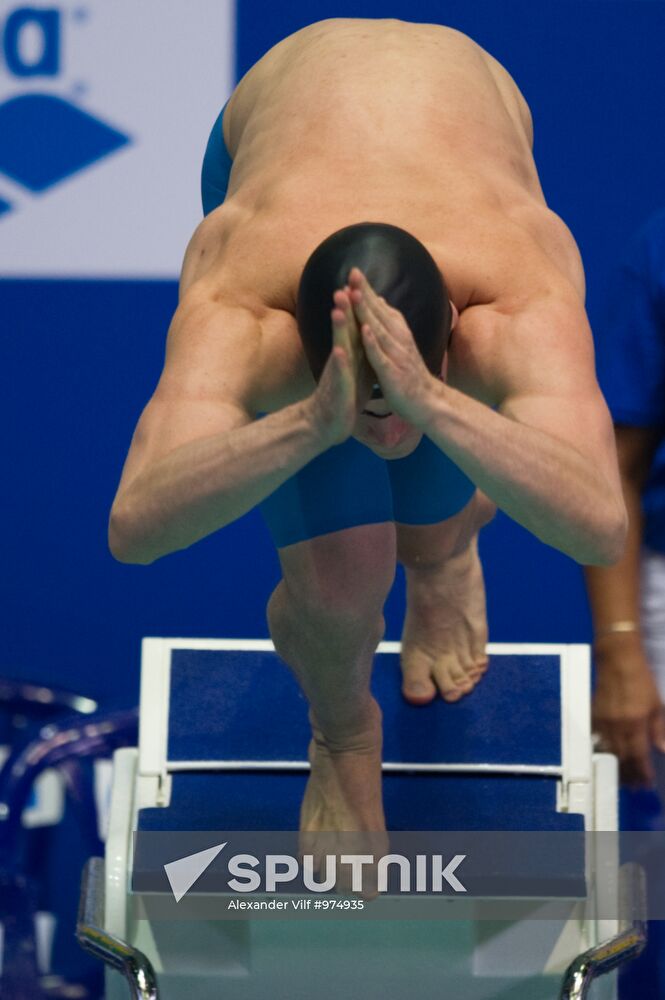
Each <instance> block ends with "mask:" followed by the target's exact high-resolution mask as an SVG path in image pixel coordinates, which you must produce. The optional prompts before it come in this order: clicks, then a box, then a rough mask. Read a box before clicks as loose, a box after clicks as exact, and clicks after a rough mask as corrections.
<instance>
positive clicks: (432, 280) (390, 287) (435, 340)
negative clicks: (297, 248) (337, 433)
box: [296, 222, 452, 382]
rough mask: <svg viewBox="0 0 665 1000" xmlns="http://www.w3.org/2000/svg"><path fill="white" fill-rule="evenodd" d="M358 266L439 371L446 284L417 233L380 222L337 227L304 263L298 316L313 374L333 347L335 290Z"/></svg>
mask: <svg viewBox="0 0 665 1000" xmlns="http://www.w3.org/2000/svg"><path fill="white" fill-rule="evenodd" d="M353 267H359V268H360V270H361V271H362V272H363V274H364V275H365V277H366V278H367V279H368V281H369V282H370V284H371V285H372V288H374V290H375V291H376V293H377V295H380V296H382V298H384V299H385V300H386V302H387V303H388V305H390V306H392V307H393V308H394V309H399V311H400V312H401V313H402V315H403V316H404V319H405V320H406V322H407V323H408V325H409V328H410V329H411V332H412V333H413V336H414V339H415V342H416V344H417V345H418V349H419V351H420V353H421V354H422V356H423V359H424V361H425V364H426V365H427V367H428V369H429V370H430V371H431V372H432V373H433V374H435V375H438V374H439V373H440V371H441V365H442V363H443V355H444V353H445V350H446V348H447V346H448V340H449V339H450V327H451V320H452V315H451V313H452V310H451V308H450V302H449V298H448V290H447V289H446V285H445V282H444V280H443V278H442V276H441V272H440V271H439V268H438V267H437V265H436V263H435V261H434V259H433V257H432V256H431V254H430V253H429V251H428V250H427V248H426V247H425V246H423V244H422V243H421V242H420V240H417V239H416V238H415V236H412V235H411V234H410V233H407V232H406V230H404V229H400V228H399V227H398V226H391V225H388V224H387V223H383V222H360V223H358V224H357V225H353V226H346V227H345V228H344V229H339V230H338V231H337V232H336V233H333V234H332V236H328V238H327V239H325V240H324V241H323V243H320V244H319V245H318V247H317V248H316V250H315V251H314V252H313V253H312V255H311V256H310V258H309V259H308V261H307V263H306V264H305V267H304V268H303V272H302V277H301V278H300V285H299V287H298V300H297V304H296V320H297V323H298V330H299V332H300V336H301V338H302V342H303V348H304V350H305V354H306V356H307V360H308V361H309V364H310V368H311V369H312V373H313V375H314V378H315V379H316V380H317V382H318V380H319V378H320V377H321V373H322V371H323V368H324V366H325V363H326V361H327V360H328V356H329V354H330V352H331V350H332V321H331V319H330V312H331V310H332V309H333V308H334V302H333V292H335V291H337V289H338V288H344V286H345V285H346V284H347V283H348V280H349V272H350V271H351V268H353Z"/></svg>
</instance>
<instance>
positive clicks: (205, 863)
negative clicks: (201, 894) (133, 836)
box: [164, 840, 228, 903]
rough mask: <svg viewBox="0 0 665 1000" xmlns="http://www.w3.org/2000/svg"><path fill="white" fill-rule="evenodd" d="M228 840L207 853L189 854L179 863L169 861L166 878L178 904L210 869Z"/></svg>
mask: <svg viewBox="0 0 665 1000" xmlns="http://www.w3.org/2000/svg"><path fill="white" fill-rule="evenodd" d="M227 844H228V840H225V841H224V843H223V844H218V845H217V846H216V847H209V848H208V849H207V850H206V851H198V852H197V853H196V854H188V855H187V857H185V858H178V860H177V861H169V863H168V864H167V865H164V871H165V872H166V877H167V879H168V880H169V885H170V886H171V892H172V893H173V896H174V898H175V901H176V903H179V902H180V900H181V899H182V897H183V896H185V895H186V894H187V893H188V892H189V890H190V889H191V888H192V886H193V885H194V883H195V882H196V880H197V879H198V878H200V877H201V875H203V873H204V871H205V870H206V869H207V868H209V867H210V865H211V864H212V863H213V861H214V860H215V858H216V857H217V855H218V854H219V852H220V851H222V850H223V849H224V848H225V847H226V845H227Z"/></svg>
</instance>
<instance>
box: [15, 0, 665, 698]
mask: <svg viewBox="0 0 665 1000" xmlns="http://www.w3.org/2000/svg"><path fill="white" fill-rule="evenodd" d="M330 16H356V17H388V16H390V17H401V18H402V19H405V20H411V21H431V22H440V23H445V24H449V25H451V26H453V27H456V28H459V29H461V30H462V31H465V32H467V33H469V34H470V35H471V36H472V37H474V38H475V39H476V40H477V41H478V42H480V44H482V45H483V46H484V47H486V48H487V49H488V50H489V51H490V52H491V53H492V54H493V55H494V56H495V57H497V58H498V59H499V60H501V61H502V62H503V63H504V64H505V65H506V67H507V68H508V70H509V71H510V72H511V73H512V75H513V76H514V77H515V79H516V81H517V82H518V84H519V86H520V87H521V89H522V91H523V92H524V94H525V96H526V98H527V100H528V101H529V103H530V105H531V108H532V111H533V116H534V121H535V132H536V160H537V163H538V166H539V169H540V173H541V179H542V183H543V187H544V190H545V193H546V196H547V198H548V200H549V203H550V205H551V206H552V208H553V209H554V210H555V211H557V212H558V213H559V214H560V215H561V216H562V217H563V218H564V219H565V221H566V222H567V223H568V225H569V226H570V227H571V229H572V230H573V233H574V234H575V236H576V238H577V240H578V242H579V244H580V248H581V251H582V254H583V257H584V260H585V264H586V269H587V278H588V285H589V311H590V315H591V318H592V322H593V325H594V327H595V331H596V336H602V326H603V322H602V318H603V311H604V310H605V309H606V308H611V288H610V274H611V268H612V266H613V264H614V263H615V261H616V259H617V256H618V254H619V253H620V250H621V246H622V244H623V242H624V240H625V239H626V238H627V237H628V236H629V235H630V234H631V233H632V232H633V231H634V230H635V228H636V227H637V226H638V224H640V223H641V222H642V221H643V220H644V219H645V218H646V217H647V216H648V215H649V214H650V212H651V211H652V210H654V209H656V208H657V207H660V206H661V204H662V202H663V194H662V179H663V177H665V138H664V136H663V111H662V108H663V94H664V93H665V64H664V61H663V57H662V51H663V50H662V40H663V37H665V34H664V31H665V9H664V7H663V5H662V4H661V3H654V2H639V0H634V2H627V0H626V2H622V0H617V2H605V0H597V2H595V0H578V2H566V0H540V2H539V3H537V4H535V3H532V2H526V0H510V2H509V0H494V2H491V3H490V2H479V0H475V2H474V3H472V4H469V3H468V2H463V0H459V2H457V0H455V2H452V0H451V2H443V3H433V2H430V3H426V2H416V0H412V2H409V3H408V4H407V3H405V2H402V3H399V2H393V3H370V2H365V3H358V2H356V3H354V4H345V3H322V2H313V0H310V2H308V3H307V4H305V3H304V2H302V3H299V4H298V3H292V4H289V5H274V6H268V7H266V6H265V5H263V4H261V3H260V2H259V0H243V2H242V3H241V4H240V5H239V12H238V27H237V32H238V37H237V53H238V55H237V78H240V76H241V75H242V74H243V73H244V72H245V71H246V70H247V69H248V68H249V67H250V65H251V64H252V63H253V62H255V61H256V60H257V59H258V58H259V57H260V56H261V55H262V54H263V53H264V52H265V51H266V50H267V49H268V48H269V47H270V46H271V45H273V44H274V43H276V42H277V41H278V40H279V39H281V38H283V37H284V36H285V35H287V34H289V33H290V32H291V31H293V30H296V29H297V28H299V27H301V26H303V25H304V24H307V23H310V22H312V21H316V20H319V19H321V18H324V17H330ZM224 96H225V95H223V94H220V104H221V102H222V100H223V98H224ZM206 138H207V137H206V136H203V135H202V136H201V149H202V150H203V147H204V144H205V141H206ZM167 196H168V194H167V192H165V197H167ZM183 250H184V247H183ZM7 253H11V248H10V247H7V246H3V245H2V222H1V221H0V256H1V255H3V254H7ZM0 271H1V260H0ZM175 303H176V287H175V283H171V282H115V281H105V282H92V281H85V282H83V281H82V282H74V281H66V282H55V281H54V282H32V281H14V280H11V281H9V280H6V281H3V282H0V315H1V316H2V358H1V361H0V371H1V373H2V380H3V386H4V387H3V392H2V400H3V404H4V406H3V420H2V428H3V456H4V473H5V476H4V480H5V481H4V486H3V528H4V530H3V532H2V535H3V537H2V549H3V556H2V562H3V566H4V573H3V574H2V588H3V592H2V604H1V608H2V610H1V614H2V619H3V643H2V648H1V650H0V672H2V673H6V674H8V675H10V676H19V677H30V678H35V679H42V680H49V681H51V682H57V683H59V684H61V685H63V686H69V687H72V688H75V689H79V690H81V691H83V692H85V693H88V694H91V695H93V696H97V697H99V698H101V699H102V700H103V701H104V702H105V703H110V702H121V703H127V702H131V701H135V700H136V698H137V692H138V660H139V641H140V638H141V636H142V635H146V634H153V635H155V634H156V635H159V634H162V635H175V634H183V635H192V636H194V635H199V636H213V635H215V636H265V635H266V634H267V631H266V625H265V618H264V608H265V603H266V600H267V597H268V595H269V593H270V591H271V589H272V587H273V586H274V584H275V582H276V581H277V579H278V565H277V560H276V556H275V554H274V552H273V551H272V549H271V545H270V541H269V537H268V534H267V530H266V529H265V527H264V525H263V523H262V521H261V519H260V517H259V516H258V515H257V514H256V513H252V514H250V515H248V516H247V517H245V518H244V519H243V520H242V521H240V522H239V523H237V524H235V525H233V526H231V527H229V528H226V529H225V530H224V531H222V532H220V533H218V534H217V535H216V536H214V537H212V538H210V539H207V540H205V541H204V542H202V543H199V544H198V545H197V546H195V547H193V548H192V549H191V550H189V551H187V552H184V553H180V554H176V555H173V556H170V557H168V558H166V559H164V560H162V561H160V562H159V563H156V564H155V565H153V566H150V567H128V566H121V565H118V564H116V563H114V561H113V560H112V558H111V556H110V555H109V554H108V552H107V549H106V537H105V535H106V519H107V515H108V510H109V507H110V504H111V501H112V498H113V494H114V491H115V487H116V484H117V481H118V477H119V474H120V469H121V465H122V462H123V460H124V456H125V454H126V450H127V447H128V444H129V440H130V436H131V432H132V430H133V427H134V425H135V423H136V420H137V418H138V415H139V413H140V411H141V408H142V406H143V405H144V404H145V402H146V401H147V399H148V397H149V395H150V393H151V391H152V389H153V388H154V385H155V383H156V381H157V378H158V375H159V372H160V369H161V364H162V357H163V347H164V338H165V333H166V329H167V326H168V323H169V319H170V316H171V314H172V312H173V309H174V307H175ZM562 488H565V484H562ZM482 549H483V555H484V559H485V566H486V575H487V583H488V595H489V611H490V626H491V637H492V638H493V639H495V640H518V641H525V640H542V641H550V640H565V641H581V640H585V639H587V638H588V633H589V625H588V615H587V610H586V603H585V599H584V592H583V586H582V581H581V574H580V572H579V570H578V568H577V567H576V566H575V565H574V564H573V563H571V562H570V561H569V560H567V559H566V558H564V557H563V556H560V555H558V554H557V553H555V552H553V551H552V550H550V549H547V548H545V547H544V546H542V545H541V544H540V543H538V542H536V541H535V540H533V539H531V538H530V537H528V536H527V535H526V533H525V532H523V531H522V530H521V529H519V528H518V527H517V526H515V525H514V524H512V523H510V522H508V520H507V519H506V518H503V517H500V518H498V519H497V520H496V522H495V523H494V524H493V525H492V526H491V527H490V528H488V529H486V531H485V533H484V537H483V543H482ZM402 612H403V586H402V581H401V578H398V581H397V584H396V586H395V590H394V593H393V595H392V596H391V598H390V600H389V604H388V609H387V614H388V637H389V638H398V637H399V633H400V628H401V618H402Z"/></svg>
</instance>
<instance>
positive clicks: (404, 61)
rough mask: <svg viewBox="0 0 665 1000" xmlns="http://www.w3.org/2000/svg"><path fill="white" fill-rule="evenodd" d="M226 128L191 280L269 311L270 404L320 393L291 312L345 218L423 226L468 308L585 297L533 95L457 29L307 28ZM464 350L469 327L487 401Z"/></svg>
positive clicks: (265, 65)
mask: <svg viewBox="0 0 665 1000" xmlns="http://www.w3.org/2000/svg"><path fill="white" fill-rule="evenodd" d="M224 135H225V140H226V144H227V146H228V149H229V151H230V153H231V156H232V157H233V170H232V173H231V178H230V184H229V190H228V194H227V197H226V200H225V202H224V203H223V204H222V205H221V206H220V207H219V208H218V209H217V210H216V211H214V212H213V213H212V214H211V215H210V216H208V217H207V219H205V220H204V222H203V223H202V224H201V225H200V226H199V228H198V229H197V231H196V233H195V234H194V237H193V239H192V241H191V243H190V246H189V249H188V253H187V255H186V259H185V264H184V267H183V273H182V279H181V292H182V293H183V294H184V293H185V292H186V291H187V290H188V289H189V288H190V287H191V285H192V284H193V283H194V282H198V283H199V284H198V290H199V291H200V292H201V293H202V294H204V295H207V294H209V295H210V296H212V297H213V298H215V299H217V300H218V301H223V302H229V303H234V304H236V305H240V306H244V307H247V308H249V309H250V310H251V311H252V312H253V313H255V314H257V315H259V317H260V319H261V323H262V334H263V341H264V347H265V353H266V355H267V356H269V357H270V358H271V359H274V360H275V363H277V362H278V366H279V370H280V373H281V376H280V377H279V378H278V377H277V373H275V379H274V380H273V381H274V382H275V383H277V382H279V384H280V385H279V388H278V387H277V385H276V384H275V386H273V388H272V389H271V391H268V392H267V393H266V396H265V399H264V400H263V401H262V405H263V406H264V407H265V408H266V409H270V410H272V409H274V408H279V407H281V406H284V405H287V404H288V403H289V402H293V401H295V400H296V399H298V398H303V397H305V396H306V395H308V394H309V393H310V392H311V391H312V389H313V385H314V383H313V381H312V378H311V375H310V373H309V371H308V369H307V366H306V364H305V363H304V359H303V357H302V351H301V349H300V345H299V339H298V335H297V331H296V328H295V323H294V321H293V315H294V312H295V300H296V294H297V289H298V282H299V279H300V275H301V272H302V268H303V265H304V263H305V261H306V260H307V258H308V256H309V254H310V253H311V252H312V250H313V249H314V248H315V247H316V246H317V245H318V243H320V242H321V240H323V239H324V238H325V237H326V236H328V235H329V234H330V233H332V232H334V231H335V230H337V229H340V228H342V227H343V226H346V225H350V224H352V223H355V222H362V221H378V222H388V223H392V224H394V225H398V226H401V227H403V228H404V229H406V230H408V231H409V232H411V233H413V235H414V236H416V237H417V238H418V239H419V240H421V241H422V242H423V243H424V244H425V246H427V248H428V249H429V251H430V253H431V254H432V256H433V257H434V259H435V260H436V261H437V263H438V264H439V267H440V268H441V271H442V273H443V275H444V277H445V280H446V282H447V285H448V288H449V291H450V294H451V298H452V299H453V301H454V303H455V305H456V306H457V308H458V309H459V311H460V312H463V311H464V310H465V309H468V307H470V306H472V305H479V304H485V303H487V304H489V303H491V304H495V305H496V306H497V308H502V307H504V306H505V309H506V310H507V311H512V310H514V309H516V308H518V309H519V308H521V306H522V304H523V303H524V302H525V301H526V300H532V299H533V298H534V296H537V295H539V294H541V293H542V294H547V293H548V292H551V291H555V292H556V290H557V289H558V288H559V287H560V286H565V288H566V289H567V290H570V288H571V287H572V288H573V289H574V290H575V293H576V294H577V295H578V296H579V298H580V300H583V298H584V272H583V267H582V263H581V260H580V256H579V252H578V250H577V247H576V244H575V241H574V239H573V237H572V235H571V234H570V232H569V230H568V229H567V227H566V226H565V224H564V223H563V222H562V221H561V219H559V217H558V216H556V215H555V214H554V213H553V212H551V211H550V210H549V209H548V208H547V205H546V203H545V200H544V197H543V193H542V189H541V187H540V183H539V180H538V174H537V170H536V166H535V163H534V159H533V155H532V141H533V133H532V125H531V115H530V112H529V109H528V106H527V104H526V101H525V100H524V98H523V96H522V95H521V93H520V91H519V89H518V87H517V85H516V84H515V82H514V81H513V80H512V78H511V77H510V75H509V74H508V72H506V70H505V69H503V67H502V66H501V65H500V64H499V63H498V62H497V61H496V60H495V59H494V58H493V57H492V56H491V55H489V54H488V53H487V52H485V51H484V50H483V49H482V48H481V47H480V46H479V45H477V44H476V43H475V42H473V41H472V40H471V39H470V38H468V37H467V36H466V35H464V34H462V33H460V32H458V31H455V30H453V29H450V28H446V27H443V26H440V25H431V24H414V23H410V22H404V21H397V20H392V19H389V20H367V19H355V18H333V19H330V20H326V21H321V22H318V23H315V24H313V25H309V26H308V27H306V28H304V29H302V30H301V31H298V32H296V33H295V34H294V35H291V36H289V37H288V38H286V39H284V40H282V41H281V42H280V43H279V44H277V45H276V46H275V47H274V48H272V49H270V50H269V52H267V53H266V55H265V56H263V58H262V59H261V60H259V62H258V63H256V64H255V65H254V66H253V67H252V68H251V69H250V70H249V72H248V73H247V74H246V75H245V76H244V77H243V79H242V80H241V81H240V83H239V84H238V86H237V88H236V90H235V92H234V93H233V95H232V98H231V100H230V102H229V106H228V108H227V111H226V114H225V117H224ZM479 346H480V345H474V346H473V350H474V352H475V351H476V350H477V349H478V348H479ZM465 355H466V347H465V344H464V324H461V326H460V329H459V330H458V331H457V336H456V338H455V339H454V341H453V346H452V349H451V358H450V362H451V371H450V375H449V377H450V380H451V383H452V384H458V385H459V387H460V388H463V389H464V391H466V392H468V393H470V394H472V395H474V396H477V397H478V398H486V396H487V394H486V393H485V392H484V390H483V387H481V386H474V385H473V384H470V383H469V381H468V379H465V378H464V376H463V375H460V376H458V374H457V370H458V369H459V368H460V366H461V367H462V368H464V367H467V365H466V361H465ZM267 367H268V368H269V369H270V364H267ZM487 401H489V399H488V400H487Z"/></svg>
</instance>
